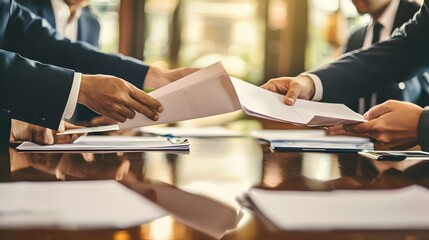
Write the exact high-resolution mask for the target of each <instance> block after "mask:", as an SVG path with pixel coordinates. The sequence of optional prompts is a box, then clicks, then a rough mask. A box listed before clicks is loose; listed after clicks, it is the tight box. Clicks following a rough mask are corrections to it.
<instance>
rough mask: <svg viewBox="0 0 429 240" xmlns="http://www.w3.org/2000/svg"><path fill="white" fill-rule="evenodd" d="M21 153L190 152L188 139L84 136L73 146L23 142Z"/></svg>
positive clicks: (20, 148)
mask: <svg viewBox="0 0 429 240" xmlns="http://www.w3.org/2000/svg"><path fill="white" fill-rule="evenodd" d="M17 149H18V150H20V151H103V150H104V151H111V150H116V151H132V150H146V151H149V150H162V151H168V150H174V151H176V150H184V151H188V150H189V142H188V141H186V139H183V138H181V139H178V138H166V137H139V136H82V137H79V138H78V139H76V141H74V142H73V143H71V144H54V145H38V144H35V143H32V142H23V143H22V144H21V145H19V146H18V147H17Z"/></svg>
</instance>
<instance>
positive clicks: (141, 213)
mask: <svg viewBox="0 0 429 240" xmlns="http://www.w3.org/2000/svg"><path fill="white" fill-rule="evenodd" d="M0 196H1V197H0V228H7V229H19V228H25V229H29V228H50V229H52V228H57V229H66V230H76V229H106V228H129V227H133V226H138V225H141V224H143V223H147V222H150V221H152V220H154V219H157V218H160V217H164V216H166V215H167V214H168V213H167V212H166V211H164V210H163V209H162V208H160V207H158V206H157V205H155V204H154V203H152V202H151V201H149V200H147V199H146V198H143V197H142V196H140V195H139V194H137V193H135V192H133V191H131V190H130V189H128V188H126V187H125V186H122V185H121V184H119V183H118V182H116V181H78V182H39V183H37V182H20V183H0Z"/></svg>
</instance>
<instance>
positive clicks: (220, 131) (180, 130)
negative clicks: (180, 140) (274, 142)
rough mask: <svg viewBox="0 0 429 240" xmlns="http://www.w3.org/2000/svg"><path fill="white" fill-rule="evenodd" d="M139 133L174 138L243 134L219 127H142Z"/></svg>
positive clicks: (237, 135) (235, 135)
mask: <svg viewBox="0 0 429 240" xmlns="http://www.w3.org/2000/svg"><path fill="white" fill-rule="evenodd" d="M140 131H141V132H144V133H150V134H157V135H162V136H165V135H171V136H174V137H199V138H205V137H242V136H244V134H243V133H242V132H240V131H233V130H229V129H227V128H224V127H220V126H212V127H153V126H149V127H142V128H140Z"/></svg>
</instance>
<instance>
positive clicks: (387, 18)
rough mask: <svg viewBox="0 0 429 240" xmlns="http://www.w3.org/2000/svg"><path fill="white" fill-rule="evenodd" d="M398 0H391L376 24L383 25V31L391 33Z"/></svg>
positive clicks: (372, 23) (372, 21) (372, 22)
mask: <svg viewBox="0 0 429 240" xmlns="http://www.w3.org/2000/svg"><path fill="white" fill-rule="evenodd" d="M398 7H399V0H392V1H391V2H390V3H389V5H388V6H387V8H386V10H384V12H383V13H382V14H381V16H380V18H379V19H378V22H379V23H381V24H382V25H383V31H386V32H387V33H389V34H390V33H391V32H392V30H393V29H392V28H393V24H394V23H395V17H396V12H397V11H398ZM371 25H372V26H373V25H374V20H371Z"/></svg>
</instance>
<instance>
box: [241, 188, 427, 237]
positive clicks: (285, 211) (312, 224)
mask: <svg viewBox="0 0 429 240" xmlns="http://www.w3.org/2000/svg"><path fill="white" fill-rule="evenodd" d="M248 196H249V197H250V199H251V200H252V202H253V203H254V204H255V205H256V207H257V209H258V210H259V211H261V213H262V214H264V216H265V217H266V218H268V219H269V220H270V221H271V222H272V223H273V224H275V225H276V226H277V227H279V228H280V229H284V230H304V229H315V230H330V229H396V230H397V229H423V228H424V229H427V228H429V218H428V216H429V205H428V204H427V203H428V201H429V191H428V190H427V189H425V188H423V187H420V186H410V187H406V188H403V189H395V190H337V191H332V192H308V191H270V190H261V189H250V190H249V192H248Z"/></svg>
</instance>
